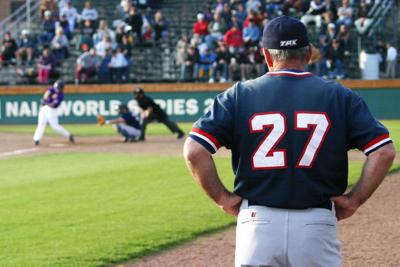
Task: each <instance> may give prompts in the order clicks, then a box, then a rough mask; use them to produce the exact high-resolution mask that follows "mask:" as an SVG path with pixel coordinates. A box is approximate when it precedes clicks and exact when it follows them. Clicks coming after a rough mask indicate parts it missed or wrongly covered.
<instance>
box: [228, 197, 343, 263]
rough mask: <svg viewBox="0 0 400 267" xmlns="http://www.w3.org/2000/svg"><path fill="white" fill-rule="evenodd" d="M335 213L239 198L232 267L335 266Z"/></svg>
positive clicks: (337, 260) (339, 260)
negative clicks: (251, 202) (253, 203)
mask: <svg viewBox="0 0 400 267" xmlns="http://www.w3.org/2000/svg"><path fill="white" fill-rule="evenodd" d="M341 264H342V257H341V254H340V241H339V240H338V229H337V219H336V216H335V212H334V211H333V210H332V211H331V210H328V209H322V208H315V209H307V210H287V209H275V208H268V207H264V206H248V201H247V200H243V202H242V205H241V208H240V213H239V216H238V220H237V228H236V253H235V266H236V267H244V266H246V267H250V266H252V267H256V266H257V267H260V266H263V267H266V266H270V267H279V266H281V267H310V266H312V267H319V266H320V267H326V266H330V267H339V266H341Z"/></svg>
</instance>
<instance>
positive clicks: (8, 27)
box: [0, 0, 40, 38]
mask: <svg viewBox="0 0 400 267" xmlns="http://www.w3.org/2000/svg"><path fill="white" fill-rule="evenodd" d="M39 6H40V0H27V1H26V2H25V4H23V5H22V6H20V7H19V8H18V9H17V10H15V11H14V12H13V13H12V14H11V15H9V16H8V17H7V18H5V19H4V20H2V21H1V22H0V38H3V36H4V34H5V33H6V32H20V31H21V30H22V29H23V28H25V29H30V27H31V24H32V21H33V20H35V19H36V18H38V17H39V15H40V14H39V13H40V12H39Z"/></svg>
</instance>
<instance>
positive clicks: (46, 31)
mask: <svg viewBox="0 0 400 267" xmlns="http://www.w3.org/2000/svg"><path fill="white" fill-rule="evenodd" d="M55 31H56V22H55V20H54V19H53V18H52V16H51V11H50V10H46V11H45V12H44V21H43V23H42V32H41V33H40V35H39V40H40V42H41V44H42V45H43V46H45V45H48V44H49V43H50V42H51V40H53V37H54V35H55Z"/></svg>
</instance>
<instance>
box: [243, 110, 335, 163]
mask: <svg viewBox="0 0 400 267" xmlns="http://www.w3.org/2000/svg"><path fill="white" fill-rule="evenodd" d="M294 115H295V116H294V118H295V120H294V121H295V123H294V124H295V125H294V129H295V130H299V131H307V130H308V131H310V135H309V138H308V140H307V142H306V143H305V144H304V148H303V151H302V153H301V155H300V157H299V159H298V161H297V163H296V168H311V167H312V166H313V163H314V161H315V159H316V157H317V155H318V152H319V150H320V149H321V147H322V145H323V143H324V140H325V137H326V135H327V133H328V131H329V129H330V126H331V124H330V121H329V117H328V115H327V114H326V113H324V112H305V111H304V112H303V111H300V112H295V114H294ZM249 123H250V133H257V134H259V133H263V132H266V131H268V132H267V134H266V135H265V137H264V138H263V140H262V141H261V142H260V143H259V144H258V146H257V148H256V150H255V152H254V153H253V155H252V157H251V161H252V168H253V169H254V170H268V169H282V168H287V167H288V166H287V157H286V149H275V148H276V146H277V145H278V144H279V142H280V141H281V140H282V138H283V137H284V136H285V134H286V132H287V127H288V125H287V123H286V117H285V115H283V114H282V113H280V112H268V113H256V114H254V115H253V116H252V117H251V118H250V120H249Z"/></svg>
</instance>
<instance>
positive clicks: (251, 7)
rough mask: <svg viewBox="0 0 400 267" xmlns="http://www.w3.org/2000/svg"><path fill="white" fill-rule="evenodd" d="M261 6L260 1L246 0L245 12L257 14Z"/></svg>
mask: <svg viewBox="0 0 400 267" xmlns="http://www.w3.org/2000/svg"><path fill="white" fill-rule="evenodd" d="M261 6H262V5H261V2H260V0H248V1H247V2H246V12H249V11H255V12H257V13H258V12H259V11H260V10H261Z"/></svg>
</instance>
